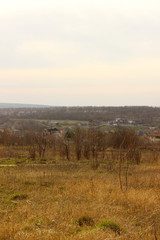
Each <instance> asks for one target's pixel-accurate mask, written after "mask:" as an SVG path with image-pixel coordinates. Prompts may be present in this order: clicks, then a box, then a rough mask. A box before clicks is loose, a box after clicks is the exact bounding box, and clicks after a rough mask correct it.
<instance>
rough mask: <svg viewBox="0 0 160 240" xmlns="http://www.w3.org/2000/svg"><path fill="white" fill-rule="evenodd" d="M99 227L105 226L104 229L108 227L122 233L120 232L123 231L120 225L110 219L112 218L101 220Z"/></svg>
mask: <svg viewBox="0 0 160 240" xmlns="http://www.w3.org/2000/svg"><path fill="white" fill-rule="evenodd" d="M98 227H99V228H103V229H106V228H108V229H110V230H112V231H113V232H115V233H118V234H120V232H121V228H120V226H119V225H118V224H117V223H115V222H113V221H110V220H107V221H102V222H100V223H99V224H98Z"/></svg>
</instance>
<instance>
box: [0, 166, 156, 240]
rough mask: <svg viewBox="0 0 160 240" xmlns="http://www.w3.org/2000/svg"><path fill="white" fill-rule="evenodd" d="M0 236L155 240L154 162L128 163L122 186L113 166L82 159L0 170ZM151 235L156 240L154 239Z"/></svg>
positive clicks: (21, 239) (23, 239)
mask: <svg viewBox="0 0 160 240" xmlns="http://www.w3.org/2000/svg"><path fill="white" fill-rule="evenodd" d="M0 185H1V188H0V216H1V217H0V239H1V240H9V239H10V240H11V239H12V240H27V239H28V240H33V239H34V240H42V239H43V240H51V239H53V240H60V239H61V240H79V239H81V240H91V239H94V240H103V239H104V240H107V239H108V240H109V239H110V240H111V239H117V240H118V239H123V240H140V239H143V240H151V239H153V240H156V239H158V236H159V234H160V227H159V220H160V204H159V202H160V191H159V189H160V165H159V163H156V164H153V163H152V164H151V163H147V164H144V163H143V164H141V165H132V166H131V167H130V170H129V179H128V185H129V187H128V190H127V191H125V192H122V191H121V190H120V187H119V180H118V173H117V171H116V169H115V170H114V171H112V172H110V171H108V169H107V166H106V165H105V164H103V165H101V166H100V167H99V168H98V170H96V171H95V170H93V169H92V168H91V166H90V164H88V163H86V162H81V163H80V162H79V163H77V162H75V163H73V162H72V163H68V162H64V163H63V164H62V163H61V164H55V165H26V166H25V165H24V166H17V167H13V168H9V167H7V168H4V167H1V168H0ZM156 237H157V238H156Z"/></svg>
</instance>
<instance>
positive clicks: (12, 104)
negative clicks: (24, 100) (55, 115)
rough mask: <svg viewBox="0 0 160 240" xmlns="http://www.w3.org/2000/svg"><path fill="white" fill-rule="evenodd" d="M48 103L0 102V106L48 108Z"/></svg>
mask: <svg viewBox="0 0 160 240" xmlns="http://www.w3.org/2000/svg"><path fill="white" fill-rule="evenodd" d="M48 107H50V106H48V105H37V104H21V103H0V108H48Z"/></svg>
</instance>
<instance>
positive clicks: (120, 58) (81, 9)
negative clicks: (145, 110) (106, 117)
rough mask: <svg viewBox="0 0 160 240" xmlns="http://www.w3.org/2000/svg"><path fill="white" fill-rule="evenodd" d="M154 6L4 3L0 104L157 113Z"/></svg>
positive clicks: (159, 11) (158, 30) (158, 10)
mask: <svg viewBox="0 0 160 240" xmlns="http://www.w3.org/2000/svg"><path fill="white" fill-rule="evenodd" d="M159 15H160V2H159V1H158V0H154V1H151V0H145V1H144V0H141V1H138V0H135V1H127V0H113V1H108V0H100V1H95V0H92V1H91V0H85V1H84V0H81V1H80V0H74V1H73V0H68V1H65V0H46V1H44V0H38V1H37V0H34V1H33V0H28V1H25V2H24V1H20V0H15V1H11V0H6V1H5V2H3V3H2V4H1V9H0V18H1V21H0V30H1V44H0V79H1V83H0V102H1V103H22V104H38V105H51V106H157V107H159V106H160V95H159V90H160V71H159V66H160V47H159V40H160V18H159Z"/></svg>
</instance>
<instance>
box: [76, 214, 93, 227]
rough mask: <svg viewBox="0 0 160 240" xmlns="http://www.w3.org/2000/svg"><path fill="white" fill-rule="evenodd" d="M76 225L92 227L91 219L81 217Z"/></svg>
mask: <svg viewBox="0 0 160 240" xmlns="http://www.w3.org/2000/svg"><path fill="white" fill-rule="evenodd" d="M77 223H78V225H79V226H80V227H84V226H93V225H94V221H93V219H92V218H91V217H89V216H83V217H81V218H79V219H78V221H77Z"/></svg>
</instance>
